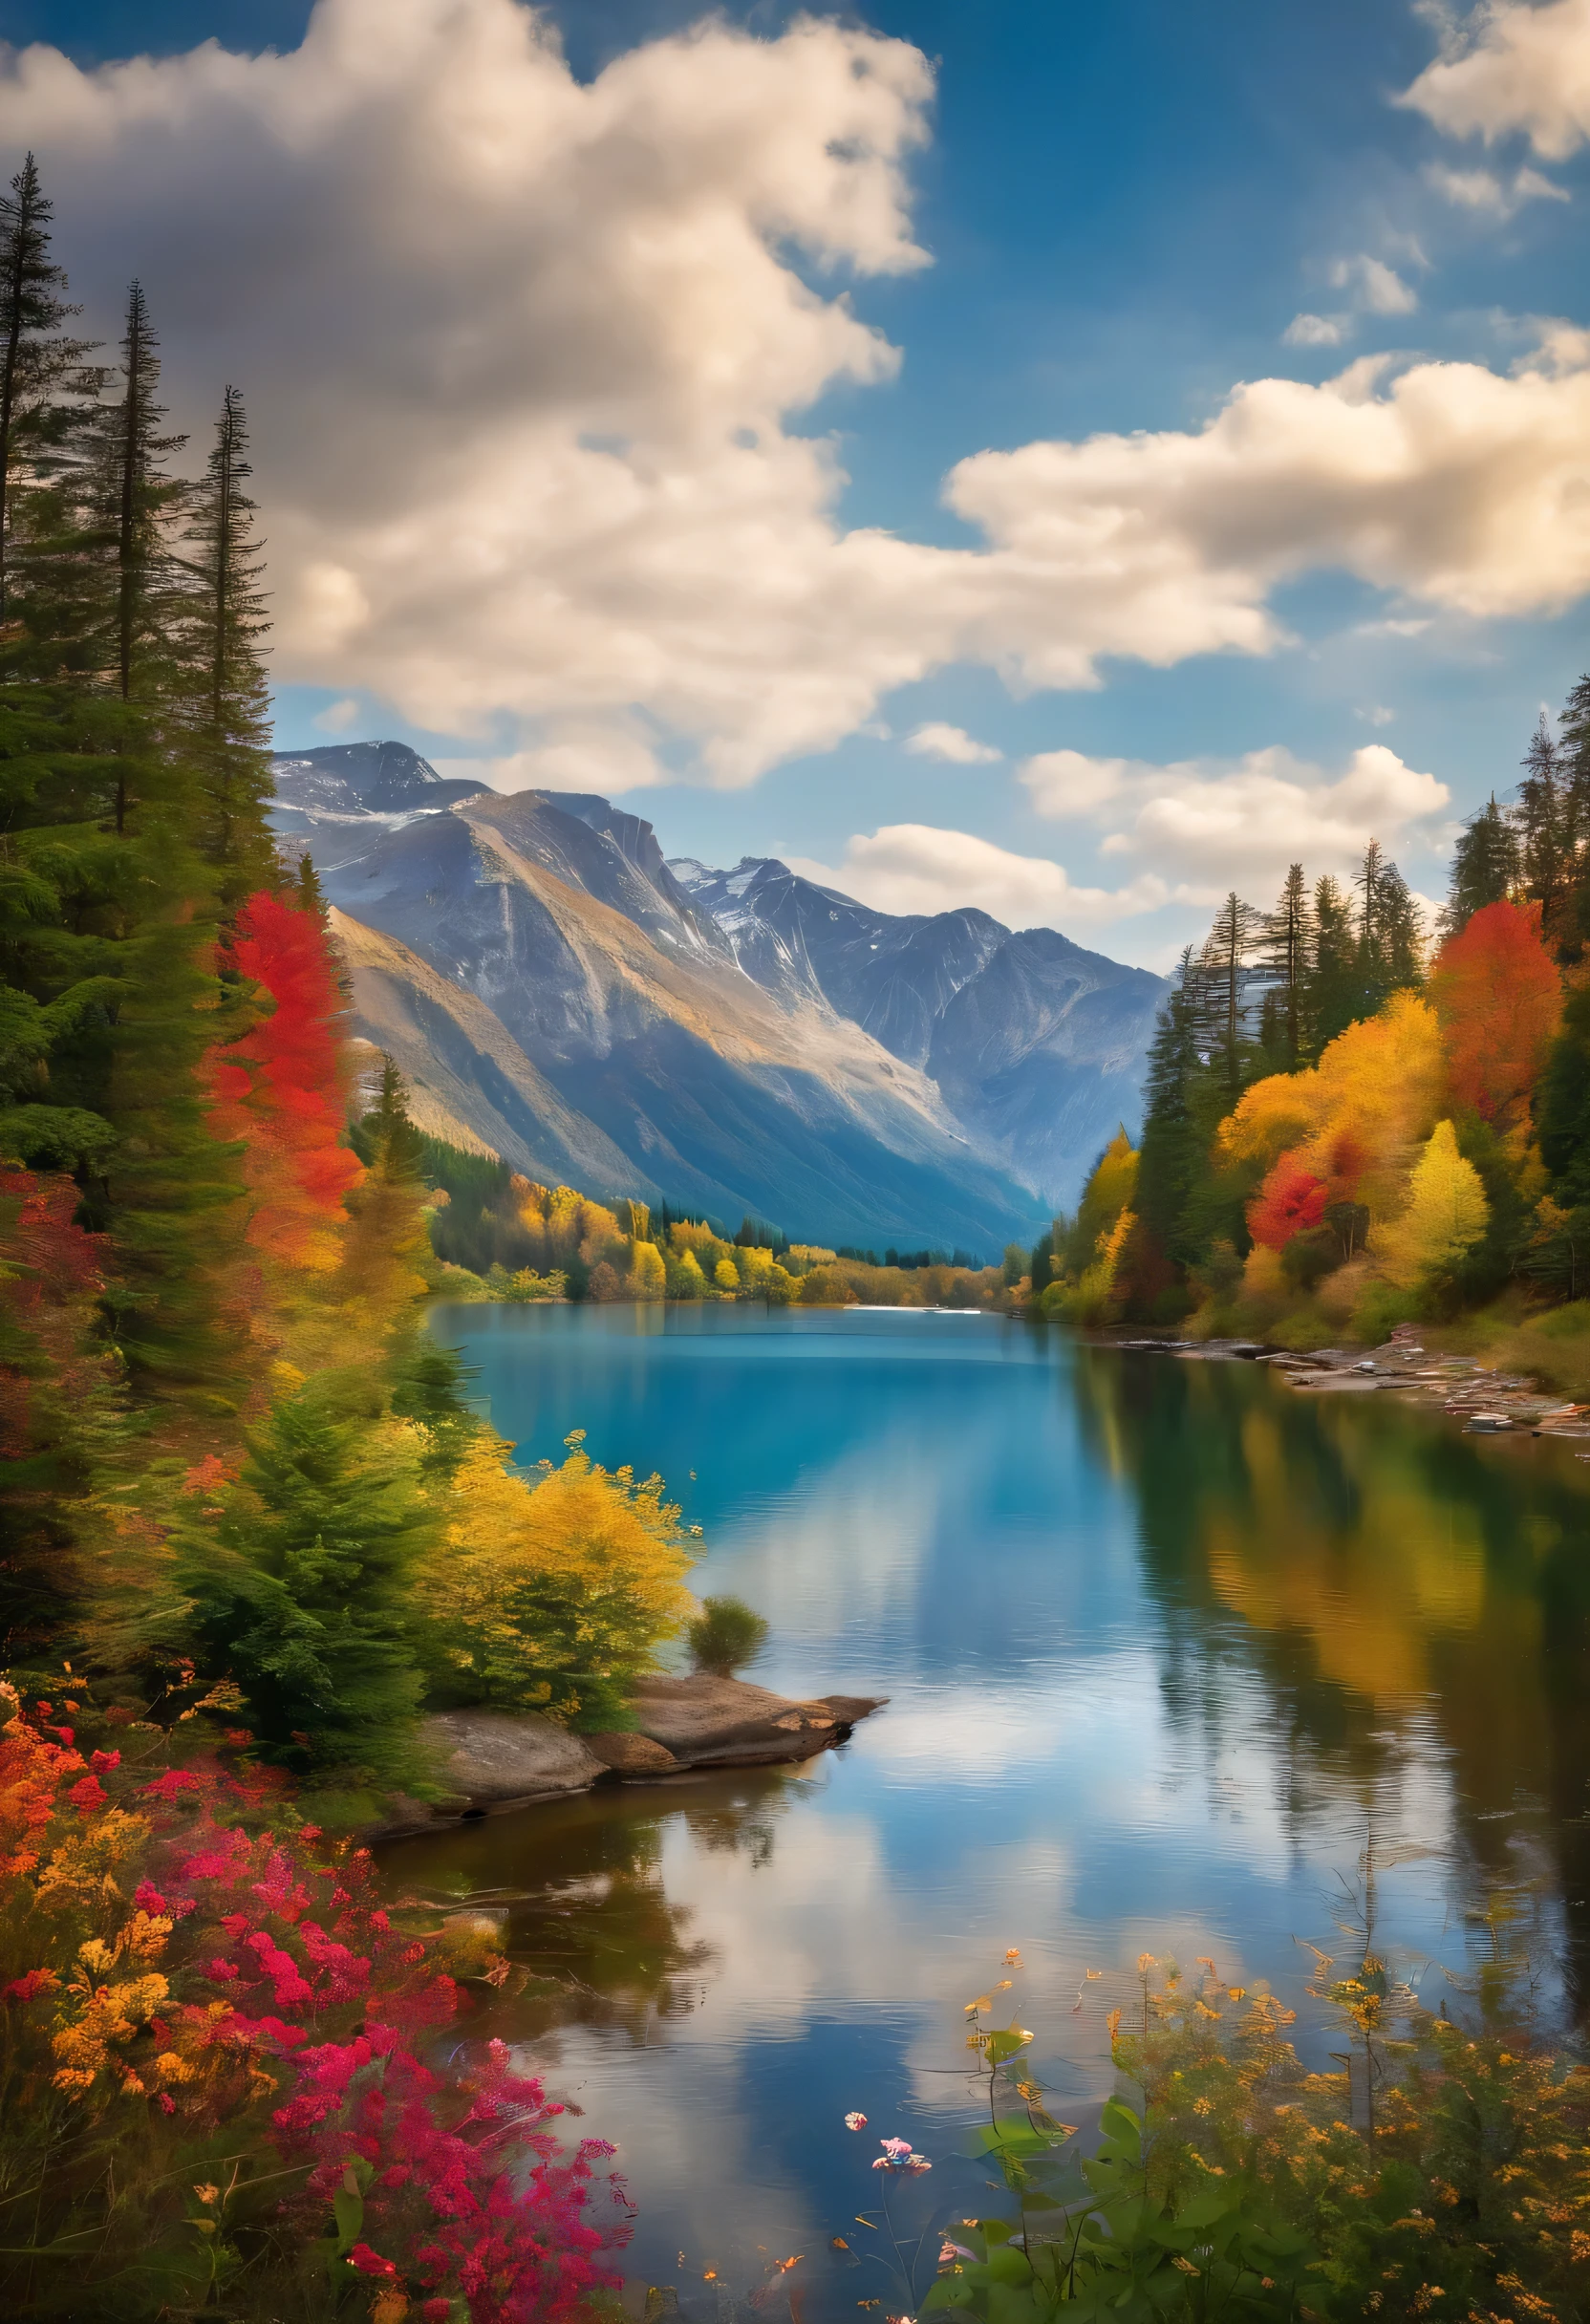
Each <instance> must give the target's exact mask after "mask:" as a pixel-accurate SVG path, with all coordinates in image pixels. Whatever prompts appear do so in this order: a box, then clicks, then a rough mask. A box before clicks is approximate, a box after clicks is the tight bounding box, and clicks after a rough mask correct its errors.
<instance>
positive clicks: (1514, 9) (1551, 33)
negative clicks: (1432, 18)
mask: <svg viewBox="0 0 1590 2324" xmlns="http://www.w3.org/2000/svg"><path fill="white" fill-rule="evenodd" d="M1400 101H1401V102H1402V103H1403V104H1405V105H1408V106H1411V107H1412V108H1413V109H1414V110H1415V111H1416V112H1419V113H1422V114H1424V115H1425V116H1426V118H1428V119H1429V120H1431V121H1433V122H1434V124H1435V126H1436V127H1437V129H1441V130H1444V131H1445V132H1446V133H1447V135H1448V136H1449V137H1480V138H1483V139H1484V140H1485V142H1486V143H1487V144H1488V145H1492V144H1494V143H1495V142H1496V140H1497V139H1499V138H1504V137H1508V136H1511V135H1513V134H1515V133H1517V132H1522V134H1523V135H1524V136H1525V137H1527V138H1528V139H1529V141H1530V143H1531V144H1532V145H1533V146H1534V148H1535V150H1536V153H1537V154H1539V155H1540V156H1541V157H1542V159H1544V160H1545V161H1564V160H1566V158H1567V157H1568V155H1569V154H1571V153H1575V152H1577V151H1578V149H1579V146H1580V145H1582V144H1583V143H1584V142H1585V140H1586V139H1590V0H1548V5H1547V6H1545V7H1543V8H1540V7H1536V6H1534V5H1532V4H1531V0H1486V4H1485V5H1483V6H1481V7H1480V8H1479V9H1478V10H1476V11H1475V13H1474V15H1473V16H1472V19H1471V20H1470V23H1469V25H1468V26H1467V27H1466V28H1465V30H1464V31H1463V32H1459V33H1457V34H1456V35H1455V36H1454V37H1453V38H1451V39H1450V40H1449V41H1448V43H1447V44H1446V51H1445V54H1442V55H1441V56H1439V57H1438V58H1437V59H1436V61H1435V63H1434V64H1432V65H1429V66H1427V68H1426V69H1425V71H1424V72H1423V73H1421V74H1420V75H1419V77H1418V79H1417V80H1416V81H1415V82H1414V83H1413V85H1412V87H1411V88H1409V89H1407V90H1406V91H1405V92H1404V94H1403V97H1402V98H1401V100H1400Z"/></svg>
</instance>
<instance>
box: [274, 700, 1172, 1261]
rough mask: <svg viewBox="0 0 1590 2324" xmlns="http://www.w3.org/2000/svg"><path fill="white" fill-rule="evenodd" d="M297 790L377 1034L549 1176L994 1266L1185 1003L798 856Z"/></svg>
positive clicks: (490, 1134) (500, 808) (352, 764)
mask: <svg viewBox="0 0 1590 2324" xmlns="http://www.w3.org/2000/svg"><path fill="white" fill-rule="evenodd" d="M276 764H277V770H278V798H277V806H276V824H277V829H278V835H279V844H280V845H281V847H282V848H283V850H284V852H286V853H288V854H297V853H299V852H305V851H307V852H308V853H310V854H311V855H312V859H313V861H314V863H315V866H316V869H317V871H318V872H319V875H320V878H321V881H322V884H323V887H324V889H325V892H326V893H327V895H328V897H329V899H330V901H331V903H332V904H333V907H334V908H335V911H336V914H337V920H336V923H335V924H336V926H337V928H338V932H339V936H341V939H342V941H343V944H344V948H345V952H346V954H347V957H348V958H349V962H350V975H351V978H352V980H353V986H354V996H355V1008H356V1010H357V1013H358V1021H359V1029H360V1030H361V1032H363V1033H364V1034H365V1036H366V1038H368V1039H370V1040H372V1041H375V1042H376V1043H377V1044H379V1045H380V1046H382V1047H384V1048H387V1049H389V1050H390V1051H391V1053H392V1054H393V1055H394V1056H395V1057H396V1058H397V1060H398V1064H399V1065H400V1066H401V1067H402V1070H403V1071H404V1073H405V1076H406V1077H407V1078H408V1080H409V1081H410V1083H411V1086H412V1087H414V1088H415V1089H416V1091H417V1092H418V1093H419V1094H418V1098H417V1103H419V1105H421V1106H422V1107H429V1108H432V1110H433V1113H434V1116H435V1118H436V1119H437V1120H438V1121H439V1122H440V1119H441V1118H442V1117H443V1116H444V1115H445V1116H446V1117H447V1118H450V1119H452V1120H454V1121H456V1122H459V1123H461V1124H462V1125H464V1127H465V1128H466V1129H467V1130H468V1131H469V1133H470V1135H471V1136H472V1137H474V1138H478V1139H480V1140H481V1141H483V1143H485V1144H488V1145H491V1146H492V1147H494V1148H495V1149H496V1150H497V1151H502V1152H503V1153H504V1155H505V1158H506V1159H508V1160H510V1161H512V1162H513V1163H514V1165H515V1167H517V1168H521V1169H524V1170H526V1173H528V1174H530V1175H535V1176H545V1175H547V1174H548V1173H552V1174H557V1175H566V1176H569V1177H570V1178H571V1179H575V1180H576V1181H577V1182H578V1183H580V1184H583V1185H586V1186H588V1187H589V1188H590V1189H591V1192H593V1193H597V1194H608V1195H614V1194H634V1195H636V1196H637V1197H639V1198H642V1199H651V1200H655V1199H656V1198H657V1197H658V1196H659V1195H660V1194H667V1195H668V1196H669V1197H670V1198H672V1199H675V1200H680V1199H683V1200H688V1201H692V1202H697V1203H699V1204H700V1205H701V1206H702V1207H703V1208H706V1209H710V1210H712V1211H714V1212H715V1213H716V1214H718V1215H727V1214H728V1213H730V1212H734V1211H737V1210H750V1211H755V1212H757V1213H759V1214H760V1215H763V1216H775V1217H782V1218H785V1219H787V1220H788V1221H789V1222H790V1223H791V1224H792V1225H793V1226H794V1227H795V1229H796V1230H797V1231H798V1232H802V1233H806V1234H808V1235H811V1236H813V1237H817V1238H819V1239H822V1240H827V1241H830V1242H837V1241H847V1242H861V1243H882V1242H896V1241H900V1240H902V1239H903V1240H906V1241H910V1242H921V1241H932V1242H935V1243H941V1244H944V1245H946V1246H949V1245H955V1244H957V1245H960V1246H962V1247H974V1246H975V1247H978V1248H980V1249H987V1248H988V1247H989V1246H990V1245H992V1246H994V1247H998V1246H999V1244H1001V1243H1003V1242H1005V1241H1007V1240H1011V1239H1018V1238H1020V1239H1026V1238H1029V1237H1030V1235H1031V1233H1032V1232H1033V1230H1034V1228H1035V1226H1036V1224H1037V1223H1038V1222H1039V1221H1040V1220H1041V1219H1042V1217H1043V1216H1045V1214H1046V1203H1045V1202H1044V1200H1042V1199H1041V1194H1047V1193H1049V1192H1050V1191H1052V1187H1053V1185H1055V1184H1063V1183H1064V1173H1066V1172H1067V1171H1069V1172H1070V1174H1071V1176H1072V1177H1073V1178H1074V1179H1075V1180H1076V1181H1077V1182H1078V1183H1080V1180H1081V1176H1082V1174H1083V1173H1084V1171H1085V1168H1086V1166H1087V1164H1088V1163H1089V1162H1090V1161H1091V1159H1092V1151H1093V1149H1094V1148H1096V1147H1097V1146H1098V1145H1100V1144H1103V1143H1104V1142H1105V1140H1106V1139H1107V1137H1108V1135H1109V1134H1111V1132H1112V1131H1113V1130H1114V1128H1115V1124H1116V1117H1117V1115H1118V1114H1125V1115H1126V1116H1127V1117H1128V1118H1134V1117H1135V1113H1136V1099H1137V1081H1136V1080H1135V1079H1134V1078H1133V1073H1132V1065H1133V1061H1134V1059H1136V1060H1138V1061H1139V1062H1140V1052H1141V1045H1142V1041H1141V1038H1140V1036H1143V1035H1145V1033H1146V1022H1149V1021H1151V1015H1152V1007H1153V1005H1157V996H1158V993H1159V992H1160V991H1161V990H1162V989H1163V987H1162V985H1161V981H1160V979H1156V978H1151V977H1149V976H1148V974H1147V972H1145V971H1142V970H1132V969H1126V968H1123V967H1121V966H1120V964H1119V963H1115V962H1110V961H1108V960H1107V959H1105V958H1104V957H1103V956H1102V955H1093V954H1087V953H1085V952H1084V951H1083V950H1082V948H1080V947H1078V946H1075V945H1073V944H1071V943H1070V940H1069V939H1068V938H1065V937H1064V936H1059V935H1058V934H1056V933H1055V932H1053V931H1031V932H1024V933H1022V934H1021V935H1013V933H1012V932H1011V931H1010V930H1008V929H1005V928H1003V927H1002V926H1001V924H1000V923H999V921H997V920H994V919H992V918H991V917H990V916H989V915H987V914H985V913H980V912H978V911H976V910H973V909H970V908H969V909H966V910H963V911H958V912H954V913H948V914H941V915H931V916H929V915H916V916H908V917H900V916H898V915H887V914H878V913H875V912H873V911H871V910H870V907H867V906H865V905H862V904H860V903H858V902H856V900H855V899H853V898H850V897H847V896H844V895H842V894H841V893H839V892H838V891H836V890H827V889H819V888H817V887H816V886H814V885H813V884H812V883H811V882H809V881H806V880H805V879H804V878H802V877H801V875H799V874H797V873H794V872H792V871H790V870H789V868H788V867H787V866H786V865H784V864H781V863H778V862H777V861H776V860H775V859H772V858H745V859H743V860H742V863H741V866H740V867H737V869H736V871H734V872H719V871H711V870H710V869H708V868H707V867H704V866H701V865H698V864H696V863H695V862H694V861H692V860H691V859H688V858H676V859H675V860H674V861H673V862H670V861H669V860H668V859H667V858H665V857H664V855H663V852H662V850H661V847H660V844H659V843H658V841H657V838H656V834H655V831H654V829H653V827H652V826H651V824H650V823H649V822H647V821H646V820H645V818H643V817H640V816H636V815H633V814H631V813H629V812H628V811H627V810H625V809H622V808H618V807H613V806H612V802H611V801H609V800H607V799H604V798H602V797H601V796H600V795H599V794H596V793H591V792H552V791H545V790H526V791H521V792H517V793H512V794H503V793H498V792H494V791H491V790H489V789H480V788H477V787H476V786H474V785H470V784H468V783H464V782H461V781H458V780H456V779H450V778H447V777H443V776H441V775H440V774H439V773H438V772H437V770H436V769H435V768H434V767H432V766H431V765H430V764H429V763H428V762H426V761H424V760H422V759H420V758H419V755H418V754H417V753H415V752H412V751H410V750H408V748H407V746H406V745H404V744H400V743H393V742H385V743H355V744H337V745H330V746H327V747H324V748H317V749H315V750H312V751H308V752H300V753H296V754H283V755H282V756H281V757H280V758H279V759H278V761H277V762H276ZM742 875H743V876H742ZM1013 947H1014V948H1015V949H1014V951H1013V950H1012V948H1013ZM997 964H1002V965H997ZM991 968H996V974H995V976H994V978H993V979H992V980H989V971H990V969H991ZM1122 990H1124V991H1125V993H1126V998H1127V1006H1126V1008H1125V1010H1124V1011H1123V1009H1122V1008H1121V1007H1120V1006H1119V1005H1118V1003H1119V1000H1120V994H1121V991H1122ZM1111 991H1115V992H1116V995H1117V999H1116V1002H1114V1003H1112V1002H1111V1001H1110V1000H1109V998H1108V996H1109V994H1110V992H1111ZM979 994H980V999H979V998H978V996H979ZM1101 995H1103V996H1104V998H1103V999H1102V1000H1101V999H1100V996H1101ZM968 996H971V998H970V999H968ZM996 1001H999V1004H1000V1005H999V1006H996V1005H995V1003H996ZM1088 1004H1091V1014H1089V1005H1088ZM1001 1008H1002V1014H1001ZM1145 1009H1146V1010H1147V1019H1145ZM1118 1101H1119V1102H1118ZM1106 1115H1108V1117H1109V1118H1108V1119H1107V1120H1106V1119H1105V1116H1106ZM439 1134H443V1133H441V1132H440V1130H439ZM1089 1139H1091V1140H1092V1146H1091V1147H1087V1141H1088V1140H1089ZM1085 1147H1087V1151H1084V1148H1085ZM1035 1154H1036V1155H1038V1156H1039V1158H1040V1161H1041V1164H1042V1169H1041V1170H1038V1171H1035V1170H1034V1169H1033V1167H1032V1163H1031V1157H1032V1156H1033V1155H1035ZM1045 1173H1046V1174H1045ZM1057 1173H1058V1175H1057Z"/></svg>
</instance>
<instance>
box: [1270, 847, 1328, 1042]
mask: <svg viewBox="0 0 1590 2324" xmlns="http://www.w3.org/2000/svg"><path fill="white" fill-rule="evenodd" d="M1313 950H1314V906H1313V901H1312V899H1311V897H1310V895H1309V893H1308V888H1307V884H1306V882H1305V881H1304V879H1303V868H1302V866H1301V864H1293V865H1292V866H1291V867H1290V868H1289V869H1288V871H1287V874H1286V882H1285V885H1284V886H1283V888H1282V889H1281V892H1280V894H1279V896H1278V898H1277V901H1276V908H1275V910H1274V911H1273V912H1271V913H1268V914H1267V915H1265V920H1264V926H1263V931H1262V936H1261V940H1260V945H1259V951H1258V966H1259V970H1260V973H1261V975H1262V976H1263V978H1264V979H1265V992H1264V1001H1263V1013H1262V1018H1261V1022H1260V1034H1259V1040H1260V1045H1261V1046H1262V1047H1263V1049H1264V1051H1265V1054H1266V1057H1267V1059H1268V1061H1269V1062H1271V1063H1272V1064H1273V1065H1275V1067H1276V1068H1277V1069H1278V1071H1280V1072H1282V1073H1295V1072H1296V1071H1297V1069H1298V1067H1299V1065H1300V1064H1301V1063H1302V1061H1303V1059H1304V1057H1305V1056H1306V1054H1307V1052H1308V1047H1309V1038H1308V1036H1309V1023H1308V1007H1307V1001H1308V976H1309V965H1310V961H1311V958H1312V956H1313Z"/></svg>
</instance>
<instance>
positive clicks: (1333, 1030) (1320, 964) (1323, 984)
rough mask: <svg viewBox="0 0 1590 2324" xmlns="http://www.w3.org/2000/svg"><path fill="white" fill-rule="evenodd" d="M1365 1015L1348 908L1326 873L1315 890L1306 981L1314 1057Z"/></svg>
mask: <svg viewBox="0 0 1590 2324" xmlns="http://www.w3.org/2000/svg"><path fill="white" fill-rule="evenodd" d="M1366 1014H1367V1011H1366V1010H1365V1008H1364V1005H1363V987H1362V983H1361V980H1360V978H1359V975H1358V937H1357V934H1356V932H1355V930H1354V928H1353V919H1352V908H1351V905H1350V904H1349V903H1348V900H1347V898H1346V896H1345V895H1344V894H1343V892H1342V889H1341V887H1340V885H1339V884H1338V883H1337V881H1335V880H1334V879H1332V877H1331V875H1330V873H1329V872H1328V871H1327V872H1326V873H1325V875H1324V876H1323V878H1322V879H1321V880H1319V881H1318V882H1317V883H1316V885H1315V890H1314V958H1313V962H1312V965H1311V968H1310V972H1309V979H1308V1019H1309V1024H1310V1027H1311V1030H1312V1035H1313V1044H1312V1045H1313V1048H1314V1051H1315V1053H1316V1054H1318V1052H1319V1051H1320V1050H1321V1049H1322V1048H1323V1047H1324V1046H1325V1044H1327V1043H1328V1042H1332V1041H1334V1040H1335V1039H1336V1036H1337V1035H1338V1033H1344V1032H1345V1031H1346V1029H1347V1027H1348V1025H1350V1024H1353V1023H1355V1022H1357V1021H1358V1019H1359V1018H1361V1017H1363V1016H1364V1015H1366Z"/></svg>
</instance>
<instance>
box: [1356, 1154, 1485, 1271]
mask: <svg viewBox="0 0 1590 2324" xmlns="http://www.w3.org/2000/svg"><path fill="white" fill-rule="evenodd" d="M1490 1222H1491V1205H1490V1204H1489V1202H1488V1201H1487V1200H1486V1197H1485V1188H1484V1186H1483V1184H1482V1183H1481V1180H1480V1174H1479V1173H1478V1171H1477V1170H1475V1168H1474V1166H1473V1164H1472V1162H1470V1161H1467V1160H1465V1158H1464V1156H1463V1155H1462V1154H1460V1153H1459V1151H1458V1150H1457V1133H1456V1131H1455V1130H1453V1128H1452V1126H1451V1124H1450V1122H1437V1123H1436V1125H1435V1128H1434V1130H1432V1131H1431V1132H1430V1136H1429V1143H1428V1144H1427V1146H1426V1147H1425V1150H1424V1152H1423V1153H1422V1154H1421V1155H1420V1156H1419V1159H1418V1161H1417V1162H1416V1163H1415V1164H1414V1167H1413V1173H1412V1176H1411V1178H1410V1180H1409V1182H1408V1199H1407V1209H1406V1210H1404V1211H1403V1213H1402V1215H1401V1216H1400V1217H1397V1218H1394V1219H1392V1220H1391V1221H1390V1223H1389V1224H1388V1225H1387V1226H1386V1227H1384V1228H1383V1229H1382V1230H1381V1231H1380V1233H1379V1234H1377V1236H1376V1237H1375V1238H1374V1243H1373V1246H1372V1248H1373V1253H1374V1257H1375V1259H1376V1260H1377V1262H1378V1264H1379V1266H1380V1269H1381V1272H1382V1273H1383V1274H1384V1275H1386V1276H1387V1277H1389V1279H1390V1280H1391V1281H1392V1282H1394V1283H1395V1284H1397V1285H1398V1287H1399V1288H1400V1289H1402V1290H1406V1291H1412V1290H1416V1289H1419V1288H1421V1287H1423V1286H1425V1285H1428V1284H1430V1283H1435V1282H1439V1281H1440V1280H1441V1278H1442V1277H1443V1276H1446V1275H1450V1272H1451V1270H1452V1269H1453V1268H1454V1267H1456V1266H1457V1265H1459V1264H1460V1263H1461V1261H1462V1260H1463V1259H1464V1258H1465V1257H1466V1256H1467V1255H1468V1253H1469V1252H1470V1251H1472V1249H1473V1247H1474V1245H1475V1243H1476V1242H1478V1241H1479V1239H1480V1237H1481V1236H1482V1235H1483V1234H1484V1233H1485V1230H1486V1228H1487V1226H1489V1224H1490Z"/></svg>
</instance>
